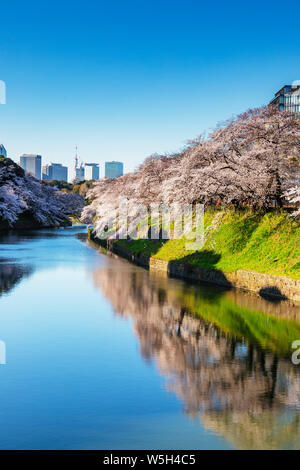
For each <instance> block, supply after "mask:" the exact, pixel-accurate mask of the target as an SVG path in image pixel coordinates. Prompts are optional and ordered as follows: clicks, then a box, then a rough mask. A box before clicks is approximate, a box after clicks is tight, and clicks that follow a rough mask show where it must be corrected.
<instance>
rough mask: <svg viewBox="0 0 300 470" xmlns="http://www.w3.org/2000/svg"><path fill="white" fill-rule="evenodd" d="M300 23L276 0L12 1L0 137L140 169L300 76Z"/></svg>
mask: <svg viewBox="0 0 300 470" xmlns="http://www.w3.org/2000/svg"><path fill="white" fill-rule="evenodd" d="M299 19H300V4H299V3H297V2H293V5H292V6H291V7H289V8H287V7H286V6H285V4H284V3H282V2H277V1H276V0H275V1H274V0H273V1H263V0H262V1H256V0H254V1H252V2H251V3H250V2H241V1H233V0H229V1H227V2H224V1H223V2H221V1H218V0H217V1H214V2H207V1H206V2H201V1H191V0H185V1H177V0H173V1H169V0H165V1H163V0H160V1H157V0H155V1H151V0H149V1H143V0H140V1H137V0H134V1H133V0H128V1H119V0H116V1H114V2H107V1H105V2H104V1H102V0H98V1H90V0H86V1H77V0H74V1H69V0H65V1H61V2H58V1H57V0H53V1H51V2H49V1H47V0H46V1H43V2H40V1H39V2H37V1H32V0H29V1H26V2H23V1H22V2H21V1H14V0H11V1H10V2H6V3H5V4H3V3H2V5H1V36H0V80H4V81H5V83H6V87H7V104H6V105H0V142H2V143H3V144H4V145H5V147H6V148H7V150H8V155H9V156H10V157H12V158H13V159H15V160H16V161H18V158H19V155H21V154H22V153H39V154H41V155H42V156H43V163H46V162H50V161H54V162H63V163H65V164H66V165H68V166H70V167H72V166H73V159H74V152H75V145H77V146H78V152H79V156H80V158H81V159H82V160H84V161H86V162H93V161H95V162H98V163H100V174H101V176H102V175H103V167H104V162H105V161H106V160H112V159H115V160H121V161H123V162H124V165H125V171H131V170H133V169H134V168H135V167H136V166H137V165H138V164H139V163H141V162H142V160H143V159H144V158H145V157H146V156H148V155H150V154H151V153H154V152H159V153H163V152H170V151H174V150H178V149H180V148H181V147H182V146H183V145H184V143H185V142H186V140H188V139H190V138H192V137H195V136H196V135H198V134H200V133H202V132H203V131H205V130H206V131H207V130H209V129H211V128H212V127H214V126H215V125H216V124H217V123H218V122H219V121H222V120H224V119H227V118H229V117H231V116H232V115H235V114H237V113H239V112H241V111H243V110H245V109H247V108H249V107H255V106H260V105H262V104H264V103H266V102H268V101H269V100H270V99H271V98H272V96H273V94H274V92H275V91H277V90H278V89H279V88H280V87H281V86H282V85H283V84H289V83H291V82H292V81H293V80H297V79H300V40H299ZM69 173H70V176H71V177H72V176H73V172H72V171H70V172H69Z"/></svg>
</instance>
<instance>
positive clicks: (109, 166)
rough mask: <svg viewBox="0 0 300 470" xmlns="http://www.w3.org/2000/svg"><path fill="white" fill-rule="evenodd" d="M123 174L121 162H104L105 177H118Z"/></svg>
mask: <svg viewBox="0 0 300 470" xmlns="http://www.w3.org/2000/svg"><path fill="white" fill-rule="evenodd" d="M122 175H123V163H122V162H115V161H113V162H105V176H106V177H107V178H118V176H122Z"/></svg>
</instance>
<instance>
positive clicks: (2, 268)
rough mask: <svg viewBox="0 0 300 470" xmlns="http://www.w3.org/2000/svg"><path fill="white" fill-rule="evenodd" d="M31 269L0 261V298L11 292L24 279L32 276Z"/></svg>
mask: <svg viewBox="0 0 300 470" xmlns="http://www.w3.org/2000/svg"><path fill="white" fill-rule="evenodd" d="M32 271H33V268H32V267H31V266H28V265H20V264H14V263H11V262H9V260H3V259H2V260H1V259H0V296H1V295H2V294H4V293H6V292H9V291H11V290H12V289H13V288H14V287H15V286H16V285H17V284H18V283H19V282H20V281H21V280H22V279H23V278H24V277H27V276H29V275H30V274H32Z"/></svg>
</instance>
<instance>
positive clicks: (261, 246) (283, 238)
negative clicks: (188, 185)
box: [116, 209, 300, 279]
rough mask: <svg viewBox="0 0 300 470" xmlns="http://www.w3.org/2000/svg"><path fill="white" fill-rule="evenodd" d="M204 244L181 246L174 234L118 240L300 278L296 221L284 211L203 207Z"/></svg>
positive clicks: (222, 266) (182, 257)
mask: <svg viewBox="0 0 300 470" xmlns="http://www.w3.org/2000/svg"><path fill="white" fill-rule="evenodd" d="M204 224H205V233H206V236H205V245H204V247H203V248H202V249H201V250H200V251H197V252H196V251H190V250H186V247H185V244H186V241H187V240H185V239H184V238H181V239H177V240H168V241H166V242H162V241H152V240H146V239H145V240H133V241H130V242H127V240H119V241H118V242H116V243H118V244H120V245H122V246H124V247H125V248H126V249H127V250H129V251H131V252H132V253H135V254H137V253H141V252H143V253H145V254H146V255H149V256H154V257H156V258H160V259H163V260H167V261H173V260H174V261H177V262H182V263H187V264H191V265H196V266H201V267H206V268H214V269H218V270H221V271H223V272H234V271H236V270H237V269H246V270H251V271H256V272H260V273H268V274H275V275H279V276H287V277H291V278H295V279H300V227H299V222H297V221H295V220H293V219H292V218H291V217H289V215H288V214H286V213H285V212H270V213H267V214H264V213H252V212H250V211H247V210H245V211H240V212H235V211H233V210H219V211H218V210H216V209H210V210H207V211H206V213H205V217H204Z"/></svg>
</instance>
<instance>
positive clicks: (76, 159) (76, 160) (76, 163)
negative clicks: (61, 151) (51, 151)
mask: <svg viewBox="0 0 300 470" xmlns="http://www.w3.org/2000/svg"><path fill="white" fill-rule="evenodd" d="M77 166H78V156H77V145H76V147H75V168H74V172H75V178H76V170H77Z"/></svg>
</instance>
